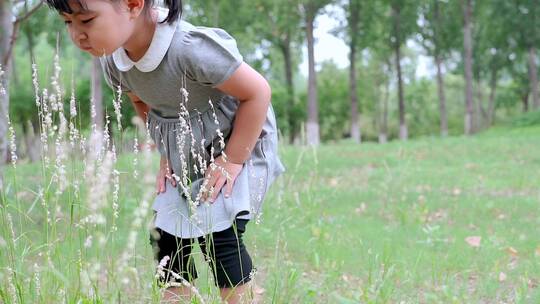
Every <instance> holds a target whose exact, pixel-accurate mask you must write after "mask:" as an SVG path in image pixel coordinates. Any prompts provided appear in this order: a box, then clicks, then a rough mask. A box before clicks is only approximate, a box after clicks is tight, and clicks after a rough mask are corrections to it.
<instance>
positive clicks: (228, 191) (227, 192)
mask: <svg viewBox="0 0 540 304" xmlns="http://www.w3.org/2000/svg"><path fill="white" fill-rule="evenodd" d="M233 186H234V180H233V179H232V178H229V179H227V183H226V184H225V197H226V198H229V197H230V196H231V195H232V189H233Z"/></svg>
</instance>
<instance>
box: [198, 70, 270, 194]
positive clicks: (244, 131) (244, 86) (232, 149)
mask: <svg viewBox="0 0 540 304" xmlns="http://www.w3.org/2000/svg"><path fill="white" fill-rule="evenodd" d="M217 88H218V89H219V90H221V91H223V92H224V93H225V94H228V95H231V96H234V97H236V98H237V99H238V100H239V101H240V105H239V106H238V110H236V116H235V118H234V125H233V128H232V133H231V137H230V138H229V141H228V142H227V145H226V146H225V154H226V155H227V157H226V159H225V158H223V157H222V156H220V157H218V158H216V160H215V163H216V165H217V167H218V168H223V169H224V170H225V171H226V173H227V176H225V175H223V172H222V171H221V170H216V169H212V170H208V171H206V178H207V179H208V189H210V190H209V191H207V192H206V193H203V200H206V199H207V198H209V201H210V202H211V203H213V202H214V201H215V200H216V198H217V196H218V193H220V191H221V188H222V187H223V186H226V190H225V192H224V193H225V197H229V196H230V195H231V194H232V190H233V185H234V182H235V180H236V178H237V177H238V175H239V174H240V171H241V170H242V167H243V164H244V162H245V161H246V160H247V159H248V158H249V157H250V155H251V150H252V149H253V147H254V146H255V143H256V142H257V139H258V138H259V135H260V134H261V131H262V127H263V124H264V122H265V120H266V114H267V112H268V106H269V105H270V97H271V94H272V92H271V89H270V86H269V85H268V82H267V81H266V79H264V77H262V76H261V75H260V74H259V73H257V71H255V70H254V69H253V68H251V67H250V66H249V65H248V64H246V63H242V64H241V65H240V67H238V68H237V69H236V71H235V72H234V73H233V74H232V75H231V77H229V78H228V79H227V80H225V82H223V83H222V84H220V85H218V86H217ZM208 196H209V197H208Z"/></svg>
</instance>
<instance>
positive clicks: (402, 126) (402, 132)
mask: <svg viewBox="0 0 540 304" xmlns="http://www.w3.org/2000/svg"><path fill="white" fill-rule="evenodd" d="M400 14H401V12H400V8H399V7H398V6H392V15H393V17H394V38H395V41H394V53H395V56H396V72H397V78H398V79H397V80H398V101H399V139H401V140H407V138H408V131H407V122H406V121H405V98H404V96H403V75H402V73H401V39H400V32H401V20H400V18H401V16H400Z"/></svg>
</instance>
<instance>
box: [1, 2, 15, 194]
mask: <svg viewBox="0 0 540 304" xmlns="http://www.w3.org/2000/svg"><path fill="white" fill-rule="evenodd" d="M10 4H11V1H4V0H3V1H0V28H2V30H1V31H0V65H1V69H2V70H3V71H4V73H3V75H1V76H0V82H1V83H0V90H1V91H0V166H2V165H4V164H6V161H7V147H8V141H7V139H8V136H7V135H8V134H7V132H8V124H7V119H6V118H7V115H8V111H9V76H10V70H11V67H10V62H11V61H10V60H9V57H10V56H8V53H9V48H10V44H11V35H12V33H13V23H12V21H13V14H12V12H11V5H10ZM1 171H2V170H0V174H1ZM1 186H2V185H1V177H0V188H1Z"/></svg>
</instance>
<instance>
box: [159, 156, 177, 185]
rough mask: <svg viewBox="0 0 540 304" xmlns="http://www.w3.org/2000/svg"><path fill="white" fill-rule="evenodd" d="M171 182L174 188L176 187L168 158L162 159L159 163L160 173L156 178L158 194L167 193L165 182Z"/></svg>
mask: <svg viewBox="0 0 540 304" xmlns="http://www.w3.org/2000/svg"><path fill="white" fill-rule="evenodd" d="M166 180H169V181H170V183H171V185H172V186H173V187H176V180H175V179H174V177H172V170H171V167H170V166H169V163H168V161H167V158H165V157H163V156H162V157H161V160H160V162H159V171H158V174H157V178H156V192H157V194H160V193H163V192H165V181H166Z"/></svg>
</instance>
